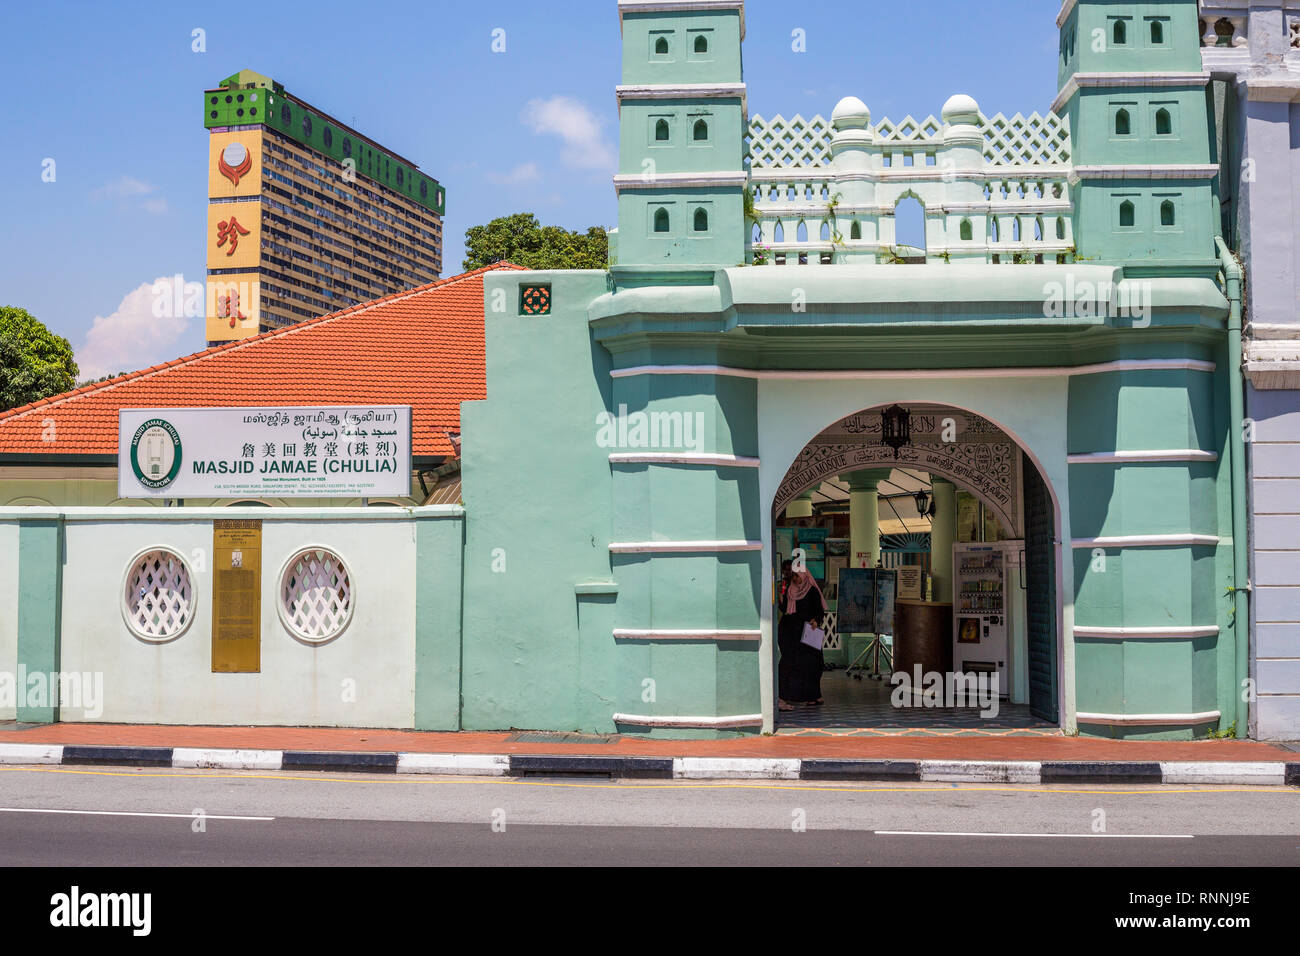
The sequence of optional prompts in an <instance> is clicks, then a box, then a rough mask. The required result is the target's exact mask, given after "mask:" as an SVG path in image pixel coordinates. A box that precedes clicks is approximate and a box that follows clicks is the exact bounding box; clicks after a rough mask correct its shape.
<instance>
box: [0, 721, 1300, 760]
mask: <svg viewBox="0 0 1300 956" xmlns="http://www.w3.org/2000/svg"><path fill="white" fill-rule="evenodd" d="M520 738H522V739H520ZM0 743H16V744H44V745H59V744H72V745H93V746H117V747H172V748H177V747H180V748H201V749H210V748H219V749H225V750H294V751H326V752H342V753H394V752H396V753H410V754H568V755H575V754H582V755H590V756H595V757H611V758H612V757H758V758H795V759H800V758H836V759H872V760H882V759H883V760H890V759H895V760H896V759H903V760H959V761H987V760H998V761H1089V762H1092V761H1196V762H1205V761H1210V762H1219V761H1240V762H1261V761H1266V762H1267V761H1282V762H1286V763H1300V753H1297V752H1296V751H1294V750H1291V749H1288V747H1286V746H1284V745H1280V744H1274V743H1265V742H1260V741H1250V740H1200V741H1183V742H1178V741H1131V740H1104V739H1099V738H1094V737H1062V736H1034V737H1020V736H1003V735H1001V734H999V733H997V732H993V733H978V732H973V731H971V732H962V733H961V734H960V735H957V736H942V737H914V736H907V737H902V736H889V737H846V736H802V735H800V736H787V735H778V736H772V737H761V736H758V737H743V738H736V739H731V740H645V739H643V738H639V737H582V736H581V735H576V734H550V733H541V732H518V731H496V732H481V731H463V732H460V733H436V732H426V731H413V730H356V729H350V728H338V727H181V726H159V725H143V724H49V725H30V724H14V723H12V722H8V723H0Z"/></svg>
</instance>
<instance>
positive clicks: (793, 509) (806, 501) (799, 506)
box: [785, 491, 813, 518]
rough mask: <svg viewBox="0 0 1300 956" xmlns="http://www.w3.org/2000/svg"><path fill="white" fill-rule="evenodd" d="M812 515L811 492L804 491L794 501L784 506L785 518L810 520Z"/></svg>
mask: <svg viewBox="0 0 1300 956" xmlns="http://www.w3.org/2000/svg"><path fill="white" fill-rule="evenodd" d="M812 514H813V504H812V492H811V491H805V492H804V493H803V494H801V495H800V496H799V497H798V498H796V499H794V501H792V502H790V503H789V504H788V505H786V506H785V516H786V517H787V518H811V517H812Z"/></svg>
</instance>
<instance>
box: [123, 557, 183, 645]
mask: <svg viewBox="0 0 1300 956" xmlns="http://www.w3.org/2000/svg"><path fill="white" fill-rule="evenodd" d="M156 551H159V552H162V553H163V554H170V555H171V556H172V557H174V558H176V560H178V561H180V563H181V565H182V566H183V567H184V568H185V574H186V576H187V577H188V578H189V579H190V616H189V618H188V619H187V620H186V621H185V623H184V624H183V625H181V629H180V630H179V631H177V632H176V633H175V634H168V635H166V636H164V637H155V636H153V635H151V634H145V633H144V632H143V631H141V630H140V629H139V628H138V627H136V625H135V621H133V620H132V608H131V606H130V605H129V604H128V603H127V600H126V586H127V582H128V581H130V579H131V575H132V574H134V573H135V566H136V565H137V564H139V563H140V560H141V559H142V558H143V557H144V556H145V555H146V554H153V553H154V552H156ZM117 599H118V607H119V609H120V610H121V612H122V623H124V624H125V625H126V628H127V630H128V631H130V632H131V636H132V637H134V638H135V639H136V640H138V641H144V643H146V644H155V645H156V644H170V643H171V642H172V641H178V640H180V639H181V638H182V637H184V636H185V633H186V632H187V631H189V629H190V627H191V626H193V624H194V619H195V618H196V617H198V613H199V588H198V581H197V579H196V578H195V576H194V568H193V567H191V566H190V562H189V560H188V559H187V558H186V557H185V555H183V554H181V553H180V552H179V551H177V550H175V549H174V548H169V547H167V546H166V545H161V544H158V545H154V546H153V547H149V548H141V549H140V550H139V551H137V552H136V553H135V556H134V557H132V558H131V560H130V561H128V562H127V565H126V570H125V571H123V572H122V583H121V584H120V585H119V586H118V589H117Z"/></svg>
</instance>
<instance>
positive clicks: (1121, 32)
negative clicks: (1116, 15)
mask: <svg viewBox="0 0 1300 956" xmlns="http://www.w3.org/2000/svg"><path fill="white" fill-rule="evenodd" d="M1111 39H1112V41H1113V42H1114V43H1115V44H1116V45H1117V46H1118V45H1123V44H1125V43H1127V42H1128V24H1127V23H1126V22H1125V21H1123V20H1116V21H1115V30H1114V32H1113V33H1112V34H1111Z"/></svg>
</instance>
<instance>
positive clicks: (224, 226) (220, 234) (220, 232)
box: [217, 216, 248, 256]
mask: <svg viewBox="0 0 1300 956" xmlns="http://www.w3.org/2000/svg"><path fill="white" fill-rule="evenodd" d="M246 235H248V230H247V229H245V228H244V227H243V226H241V225H240V224H239V220H238V219H236V218H235V217H234V216H231V217H230V219H228V220H223V221H221V222H219V223H217V246H218V247H220V246H224V245H225V244H226V240H227V239H229V240H230V248H229V249H227V250H226V255H228V256H233V255H234V254H235V250H236V249H238V248H239V237H240V236H246Z"/></svg>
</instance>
